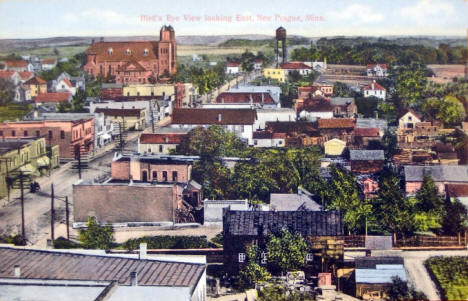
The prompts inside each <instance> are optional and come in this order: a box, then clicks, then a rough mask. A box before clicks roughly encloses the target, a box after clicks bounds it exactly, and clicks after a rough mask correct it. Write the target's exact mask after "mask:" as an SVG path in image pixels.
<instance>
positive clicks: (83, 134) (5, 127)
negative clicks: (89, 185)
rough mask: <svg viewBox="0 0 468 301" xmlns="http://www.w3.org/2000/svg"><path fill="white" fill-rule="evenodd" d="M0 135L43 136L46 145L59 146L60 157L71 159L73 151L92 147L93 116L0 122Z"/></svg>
mask: <svg viewBox="0 0 468 301" xmlns="http://www.w3.org/2000/svg"><path fill="white" fill-rule="evenodd" d="M0 137H6V138H31V137H44V138H45V139H46V142H47V146H54V145H58V146H59V151H60V159H73V158H74V157H75V151H77V150H80V151H81V152H83V151H85V152H88V151H91V150H93V148H94V118H93V117H89V118H82V117H77V118H74V117H70V118H69V119H57V120H52V119H51V120H37V121H19V122H5V123H0Z"/></svg>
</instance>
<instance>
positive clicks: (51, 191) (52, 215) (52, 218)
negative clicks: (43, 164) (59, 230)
mask: <svg viewBox="0 0 468 301" xmlns="http://www.w3.org/2000/svg"><path fill="white" fill-rule="evenodd" d="M54 219H55V210H54V184H53V183H52V184H50V238H51V240H52V244H53V243H54V239H55V237H54V236H55V233H54Z"/></svg>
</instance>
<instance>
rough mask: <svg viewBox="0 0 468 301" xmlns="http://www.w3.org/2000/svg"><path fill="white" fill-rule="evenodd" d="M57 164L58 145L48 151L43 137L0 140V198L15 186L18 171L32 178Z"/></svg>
mask: <svg viewBox="0 0 468 301" xmlns="http://www.w3.org/2000/svg"><path fill="white" fill-rule="evenodd" d="M58 164H59V147H58V145H55V146H53V147H52V148H51V149H50V151H48V150H47V147H46V140H45V138H37V139H34V138H19V139H11V138H8V139H3V140H0V198H1V197H5V196H7V195H8V190H9V188H11V187H12V186H17V185H15V184H18V176H19V174H20V172H23V174H24V175H25V176H27V177H28V178H30V179H32V178H35V177H38V176H41V175H44V174H47V173H48V171H49V170H50V169H52V168H55V167H57V166H58Z"/></svg>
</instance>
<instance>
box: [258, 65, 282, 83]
mask: <svg viewBox="0 0 468 301" xmlns="http://www.w3.org/2000/svg"><path fill="white" fill-rule="evenodd" d="M286 71H287V70H285V69H279V68H265V69H263V76H264V77H266V78H271V79H275V80H277V81H279V82H282V83H284V82H285V81H286V78H287V75H286Z"/></svg>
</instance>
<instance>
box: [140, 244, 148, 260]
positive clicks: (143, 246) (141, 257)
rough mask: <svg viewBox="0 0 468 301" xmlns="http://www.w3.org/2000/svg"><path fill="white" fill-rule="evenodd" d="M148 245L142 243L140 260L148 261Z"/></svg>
mask: <svg viewBox="0 0 468 301" xmlns="http://www.w3.org/2000/svg"><path fill="white" fill-rule="evenodd" d="M147 247H148V244H147V243H145V242H142V243H140V259H146V249H147Z"/></svg>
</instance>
